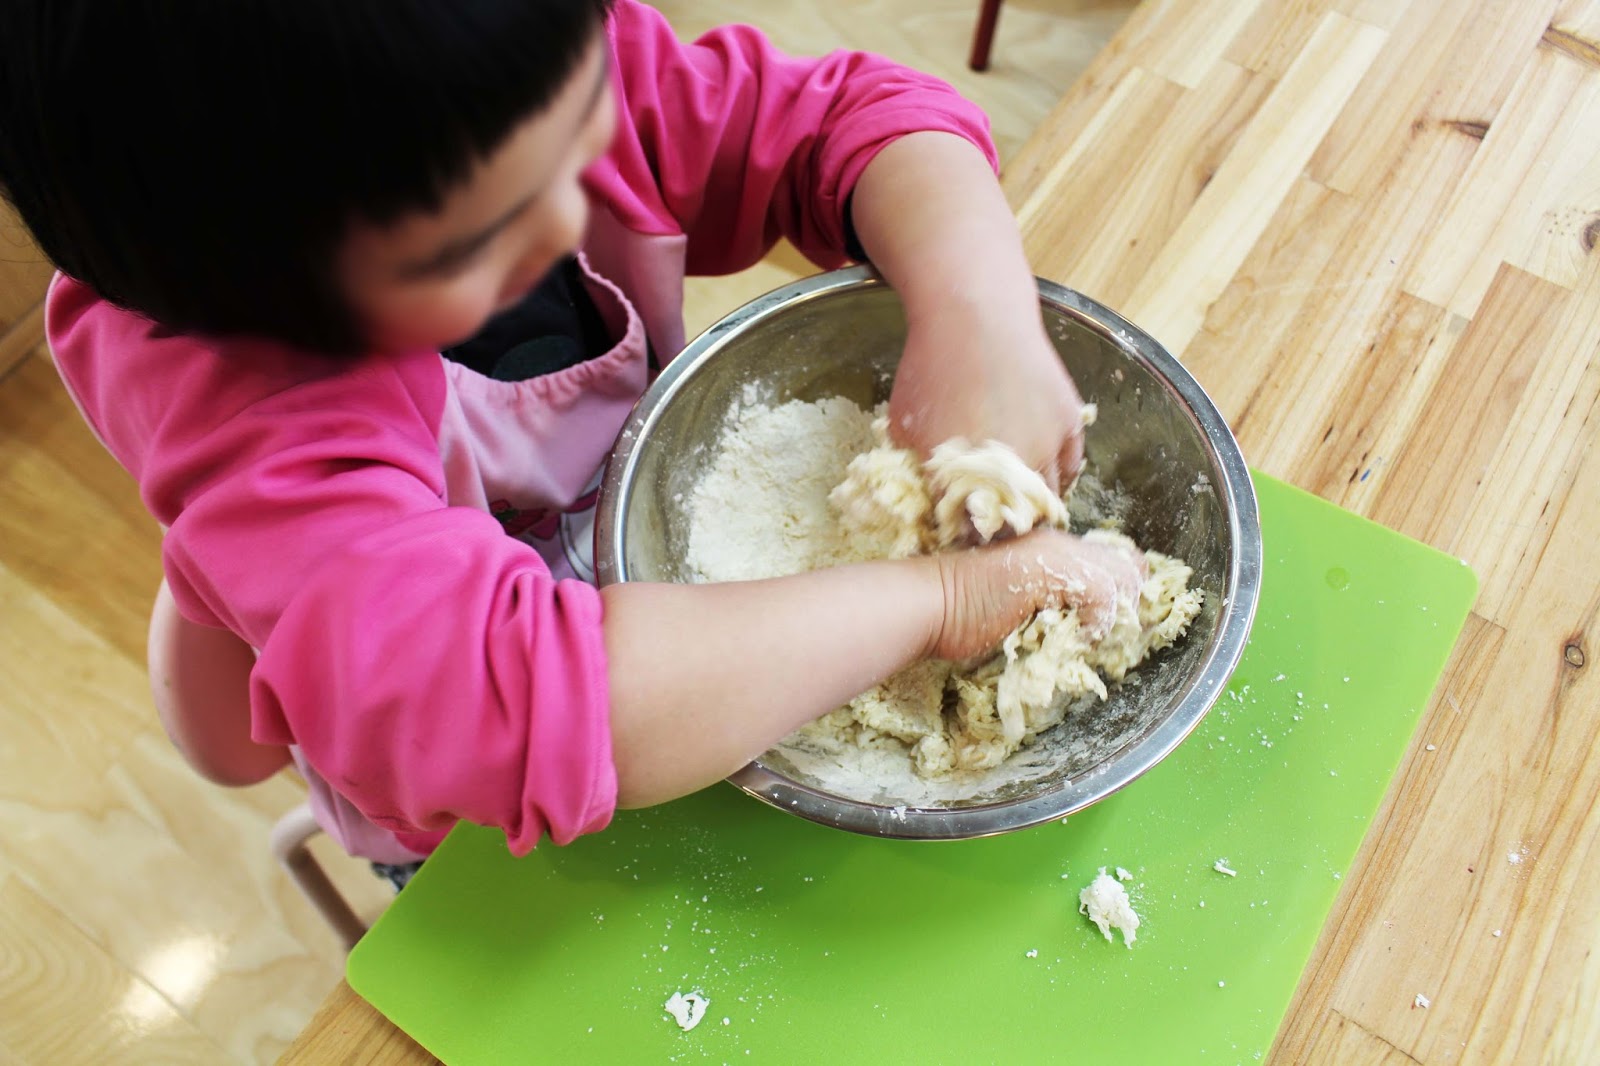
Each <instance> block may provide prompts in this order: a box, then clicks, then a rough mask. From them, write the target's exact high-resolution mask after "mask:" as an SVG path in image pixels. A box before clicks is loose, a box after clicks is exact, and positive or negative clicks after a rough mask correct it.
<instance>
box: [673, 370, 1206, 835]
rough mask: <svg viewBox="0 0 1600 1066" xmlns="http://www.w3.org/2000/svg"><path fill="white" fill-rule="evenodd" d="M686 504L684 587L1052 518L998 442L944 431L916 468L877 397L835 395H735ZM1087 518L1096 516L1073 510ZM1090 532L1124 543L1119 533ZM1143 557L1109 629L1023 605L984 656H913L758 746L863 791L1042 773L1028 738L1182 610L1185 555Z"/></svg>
mask: <svg viewBox="0 0 1600 1066" xmlns="http://www.w3.org/2000/svg"><path fill="white" fill-rule="evenodd" d="M875 414H876V416H877V421H876V424H874V418H875ZM953 499H954V500H955V503H954V504H952V500H953ZM1115 504H1116V501H1115V500H1114V498H1113V495H1112V494H1109V493H1107V492H1105V491H1104V490H1103V489H1101V488H1100V487H1099V486H1098V485H1096V484H1090V485H1088V486H1087V489H1086V491H1080V492H1077V493H1075V494H1074V497H1073V507H1072V510H1073V516H1074V518H1075V519H1077V520H1079V521H1080V524H1098V525H1102V526H1104V525H1113V524H1115V520H1116V518H1118V517H1120V515H1119V514H1118V513H1117V507H1116V506H1115ZM1086 506H1087V507H1088V508H1090V509H1091V511H1092V513H1090V512H1086V511H1085V507H1086ZM688 513H689V544H688V558H687V562H688V565H689V569H690V571H691V572H692V574H693V575H694V577H695V578H696V579H697V580H701V581H740V580H751V579H757V578H765V577H776V576H782V575H787V574H794V573H800V572H802V571H806V570H812V569H817V568H820V567H825V566H835V565H840V564H843V563H849V562H857V561H861V560H864V559H874V558H889V557H903V556H906V555H911V554H920V553H923V552H926V551H930V550H938V549H939V548H941V547H944V546H948V545H949V544H950V543H951V541H952V540H954V539H957V538H958V537H959V536H960V535H961V534H962V533H963V532H964V530H965V529H975V530H977V531H978V532H979V533H981V534H983V535H985V537H987V535H988V534H992V533H993V532H995V531H996V530H997V529H998V528H1000V527H1001V526H1007V527H1009V528H1011V529H1013V530H1026V529H1029V528H1032V527H1033V526H1034V525H1035V524H1049V525H1056V526H1063V525H1065V524H1066V520H1067V509H1066V508H1064V507H1063V506H1062V503H1061V501H1060V500H1059V499H1057V498H1056V497H1054V496H1052V495H1051V494H1050V493H1049V490H1048V489H1046V488H1045V485H1044V482H1043V480H1042V479H1041V478H1039V477H1038V475H1037V474H1035V473H1033V472H1032V471H1030V470H1028V469H1027V467H1026V465H1025V464H1023V463H1022V462H1021V461H1020V460H1018V459H1017V458H1016V456H1015V454H1014V453H1010V452H1009V451H1008V450H1006V449H1004V447H1003V446H1001V445H998V444H994V443H993V442H990V443H987V444H983V445H978V446H971V445H968V444H966V443H965V442H960V441H956V442H950V443H947V444H945V445H941V446H940V448H939V449H937V450H936V451H935V453H934V457H933V459H932V460H930V461H929V463H928V464H926V465H925V466H924V465H923V464H921V463H920V462H919V461H918V460H917V459H916V457H915V456H914V455H912V454H911V453H909V452H905V451H901V450H898V449H895V448H893V447H892V446H891V445H890V444H889V443H888V438H887V429H886V425H885V423H884V421H883V420H882V408H881V407H880V408H879V410H878V412H876V413H873V412H867V411H864V410H862V409H861V408H859V407H857V406H856V405H855V404H853V403H851V402H850V401H848V400H844V399H840V398H832V399H825V400H821V401H819V402H817V403H805V402H802V401H790V402H788V403H784V404H781V405H778V406H776V407H769V406H765V405H762V404H759V403H754V402H750V401H749V400H748V399H747V402H746V403H745V404H743V405H741V406H740V407H739V408H737V409H735V410H734V411H733V412H732V413H731V414H730V416H729V419H728V423H727V425H726V427H725V428H724V431H723V434H722V437H721V440H720V441H719V443H718V446H717V448H716V454H715V456H714V459H713V462H712V464H711V467H710V469H709V470H708V471H707V472H706V474H705V476H704V477H703V478H702V479H701V480H700V482H699V483H698V484H697V485H696V487H695V488H694V490H693V491H692V493H691V494H690V499H689V508H688ZM1107 516H1109V517H1110V519H1111V520H1110V521H1104V520H1103V519H1105V518H1106V517H1107ZM1090 517H1099V518H1101V519H1102V521H1100V522H1084V521H1083V519H1085V518H1090ZM1089 536H1090V537H1104V538H1113V539H1117V540H1121V541H1123V542H1125V543H1126V545H1127V547H1128V548H1129V549H1130V550H1135V551H1136V550H1137V549H1136V548H1135V547H1134V546H1133V544H1132V542H1131V541H1127V540H1126V538H1122V537H1120V535H1119V534H1115V533H1109V532H1093V533H1090V534H1089ZM1145 558H1146V561H1147V564H1148V566H1149V569H1150V579H1149V580H1148V581H1147V582H1146V584H1145V588H1144V590H1143V592H1142V594H1141V595H1140V596H1139V597H1137V598H1136V599H1132V600H1127V601H1124V602H1122V603H1120V604H1118V609H1117V618H1116V621H1115V623H1114V624H1113V625H1112V627H1111V628H1110V630H1109V631H1106V632H1099V631H1091V630H1090V629H1089V628H1087V627H1085V626H1081V625H1080V624H1079V621H1078V618H1077V612H1076V611H1075V610H1070V609H1069V610H1049V611H1043V612H1040V614H1039V615H1037V616H1035V617H1034V618H1033V619H1031V620H1030V621H1029V622H1028V623H1026V624H1025V625H1024V626H1022V627H1021V628H1019V629H1018V630H1017V631H1016V632H1014V633H1013V634H1011V636H1010V637H1008V638H1007V640H1006V641H1005V643H1004V645H1003V646H1002V649H1000V653H999V654H997V655H996V656H995V657H994V658H992V659H990V660H989V661H988V662H985V663H981V664H976V665H974V666H971V667H969V668H957V667H956V666H955V665H954V664H951V663H946V662H940V661H929V662H923V663H917V664H914V665H913V666H911V667H909V668H907V669H906V670H904V671H902V672H900V673H899V674H897V675H895V676H894V677H891V678H889V679H888V680H886V681H885V682H884V683H883V684H881V685H877V686H875V687H874V688H872V689H870V690H868V691H867V692H865V693H863V694H861V695H860V696H858V697H856V698H855V699H854V700H852V701H850V703H848V704H846V705H845V706H844V707H841V708H840V709H838V710H836V711H834V712H832V713H831V714H828V715H825V716H823V717H822V718H821V719H819V720H818V721H816V722H813V723H811V724H809V725H807V726H805V727H803V728H802V729H800V730H799V731H797V732H796V733H795V734H793V735H792V736H791V737H789V738H787V739H786V740H785V742H784V743H783V744H782V745H780V748H779V749H777V751H775V752H774V753H772V754H773V755H780V754H781V756H782V758H783V761H786V762H788V763H790V764H791V765H792V766H793V768H794V769H795V770H796V771H798V772H799V773H801V774H802V775H803V776H805V777H808V778H811V779H812V780H814V781H816V782H817V783H818V784H823V785H824V786H825V787H828V788H829V789H830V790H835V791H839V792H840V793H841V794H844V795H848V796H851V797H852V798H856V799H863V800H867V801H869V802H881V801H883V800H884V799H888V800H890V802H892V803H915V804H919V805H923V804H929V803H949V802H953V801H960V800H963V799H968V798H972V797H975V796H979V795H984V794H989V793H992V792H994V791H995V789H996V788H997V787H1002V786H1003V785H1004V784H1005V783H1006V782H1007V780H1015V781H1022V780H1027V779H1031V778H1036V777H1038V776H1040V775H1041V773H1044V772H1048V768H1049V767H1050V766H1051V765H1052V764H1059V757H1060V755H1061V748H1062V745H1061V744H1060V743H1055V744H1051V745H1048V746H1043V745H1041V746H1037V747H1036V746H1035V745H1034V742H1035V739H1036V738H1038V737H1040V736H1041V735H1042V734H1045V733H1046V732H1048V731H1050V730H1052V729H1053V727H1054V726H1055V725H1056V724H1058V723H1059V722H1061V721H1062V720H1063V719H1064V718H1065V717H1066V716H1067V714H1068V713H1070V712H1071V711H1073V710H1074V709H1075V708H1076V707H1078V706H1080V705H1082V704H1083V703H1084V701H1085V700H1086V699H1098V700H1103V699H1105V697H1106V695H1107V688H1106V683H1105V680H1103V678H1106V679H1110V680H1112V681H1119V680H1121V679H1122V678H1123V676H1124V675H1125V674H1126V672H1127V671H1128V670H1129V669H1131V668H1133V667H1134V666H1135V665H1137V664H1138V662H1140V661H1141V660H1142V659H1143V658H1144V657H1145V656H1146V655H1147V654H1149V653H1150V652H1151V651H1153V650H1156V649H1158V648H1161V647H1164V646H1166V645H1167V644H1169V643H1171V642H1172V641H1174V640H1176V639H1178V637H1180V636H1181V635H1182V633H1183V632H1184V630H1185V629H1186V627H1187V625H1188V623H1189V621H1190V620H1191V619H1192V618H1193V617H1194V615H1195V614H1196V613H1197V612H1198V611H1199V608H1200V602H1201V599H1200V593H1199V591H1198V590H1191V589H1189V588H1188V587H1187V581H1188V578H1189V568H1188V567H1187V566H1185V565H1184V564H1183V563H1182V562H1181V561H1180V560H1176V559H1171V558H1169V557H1167V556H1163V555H1160V554H1158V553H1155V552H1149V553H1146V556H1145ZM1056 739H1057V740H1059V738H1056ZM1047 747H1048V750H1046V748H1047ZM908 755H909V758H908ZM997 771H998V772H997Z"/></svg>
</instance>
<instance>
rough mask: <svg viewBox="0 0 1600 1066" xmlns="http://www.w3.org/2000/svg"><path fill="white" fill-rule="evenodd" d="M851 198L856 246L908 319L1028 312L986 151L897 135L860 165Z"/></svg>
mask: <svg viewBox="0 0 1600 1066" xmlns="http://www.w3.org/2000/svg"><path fill="white" fill-rule="evenodd" d="M851 205H852V206H851V218H852V221H853V223H854V225H855V228H856V235H857V236H858V237H859V238H860V239H861V244H862V247H863V248H865V249H866V252H867V254H868V255H869V256H870V257H871V259H872V262H873V265H874V266H876V267H877V268H878V270H879V271H880V272H881V273H882V274H883V276H884V278H885V279H886V280H887V281H888V282H889V284H890V285H892V286H894V288H895V291H896V292H898V293H899V294H900V297H901V299H902V300H903V301H904V302H905V304H906V308H907V313H908V315H909V316H910V317H911V318H913V319H917V318H919V317H929V318H937V317H939V316H941V315H944V314H948V313H952V312H960V313H972V312H977V313H981V314H982V315H984V316H985V317H988V318H993V319H994V320H996V321H1015V322H1020V323H1026V322H1029V321H1032V320H1036V319H1037V317H1038V313H1037V311H1036V310H1035V309H1034V308H1035V304H1036V302H1037V298H1036V296H1035V294H1034V289H1033V272H1032V270H1031V269H1030V267H1029V266H1028V261H1027V257H1026V255H1025V254H1024V253H1023V249H1022V239H1021V236H1020V235H1019V233H1018V231H1017V224H1016V220H1015V218H1014V217H1013V216H1012V214H1011V209H1010V207H1009V206H1008V205H1007V203H1006V199H1005V195H1004V194H1003V193H1002V192H1001V189H1000V184H999V182H997V181H996V180H995V176H994V172H993V171H991V170H990V169H989V162H988V160H987V159H985V158H984V156H983V153H982V152H980V151H979V150H978V149H977V148H976V147H975V146H973V145H972V144H970V143H969V142H967V141H966V140H964V139H963V138H961V137H957V136H955V135H953V134H949V133H935V132H929V133H913V134H910V135H908V136H905V137H902V138H900V139H899V140H897V141H895V142H894V143H893V144H890V145H889V146H887V147H886V148H884V149H883V150H882V151H881V152H879V153H878V155H877V156H876V157H875V158H874V159H873V160H872V162H871V163H870V164H868V166H867V168H866V170H864V171H863V172H862V174H861V178H860V180H859V181H858V182H857V183H856V187H855V191H854V194H853V197H852V201H851Z"/></svg>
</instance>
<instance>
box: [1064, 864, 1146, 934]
mask: <svg viewBox="0 0 1600 1066" xmlns="http://www.w3.org/2000/svg"><path fill="white" fill-rule="evenodd" d="M1117 872H1118V873H1121V872H1122V871H1120V870H1118V871H1117ZM1078 913H1079V914H1087V915H1088V916H1089V920H1090V921H1091V922H1093V923H1094V924H1095V925H1096V926H1098V927H1099V929H1100V933H1101V935H1102V936H1104V937H1105V938H1106V939H1107V940H1111V930H1113V929H1120V930H1121V931H1122V943H1123V945H1124V946H1126V947H1130V948H1131V947H1133V942H1134V941H1135V940H1138V939H1139V935H1138V929H1139V916H1138V915H1137V914H1135V913H1134V912H1133V904H1132V903H1130V902H1129V900H1128V890H1127V889H1125V888H1123V887H1122V883H1121V882H1120V881H1118V880H1117V879H1116V878H1115V877H1112V876H1111V875H1110V874H1108V873H1106V868H1105V867H1104V866H1102V867H1100V873H1099V875H1098V876H1097V877H1096V878H1095V879H1094V880H1093V881H1092V882H1090V884H1089V887H1088V888H1086V889H1084V890H1083V891H1082V892H1080V893H1078ZM1114 942H1115V941H1113V943H1114Z"/></svg>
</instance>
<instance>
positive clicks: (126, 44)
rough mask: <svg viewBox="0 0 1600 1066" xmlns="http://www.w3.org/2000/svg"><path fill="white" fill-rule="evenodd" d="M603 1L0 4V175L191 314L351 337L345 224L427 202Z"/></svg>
mask: <svg viewBox="0 0 1600 1066" xmlns="http://www.w3.org/2000/svg"><path fill="white" fill-rule="evenodd" d="M609 3H610V0H4V2H3V3H0V193H3V194H4V195H5V196H6V198H7V199H8V200H10V201H11V202H12V204H13V205H14V206H15V207H16V209H17V211H18V213H19V214H20V215H21V217H22V220H23V222H24V224H25V225H27V227H28V228H29V230H30V231H31V232H32V233H33V235H34V238H35V239H36V240H37V241H38V242H39V245H40V247H41V248H42V249H43V250H44V252H45V254H46V255H48V256H49V257H50V259H51V260H52V261H53V262H54V263H55V264H56V266H57V267H59V268H60V269H61V270H62V271H64V272H65V273H67V274H69V275H71V276H72V277H75V278H77V279H79V280H81V281H83V282H85V283H87V284H88V285H90V286H91V287H93V288H94V289H95V290H96V291H97V292H99V293H100V294H101V295H102V296H103V297H105V298H106V299H108V300H111V301H112V302H114V303H116V304H118V305H120V306H123V307H126V308H128V309H130V310H133V311H137V312H139V313H141V314H144V315H146V316H148V317H150V318H152V319H154V320H155V321H157V322H159V323H160V324H161V325H163V326H165V327H167V328H170V329H173V330H177V331H182V332H199V333H208V334H221V335H227V334H251V335H257V336H264V337H269V338H276V339H280V340H284V341H287V342H290V343H292V344H296V345H300V346H302V347H306V348H309V349H313V350H318V351H324V352H350V351H354V350H357V349H358V348H359V346H360V342H361V338H360V337H359V336H358V335H357V330H356V325H355V323H354V322H353V320H352V317H351V314H350V312H349V310H348V308H347V307H346V305H345V301H344V300H343V299H342V297H341V295H340V294H339V292H338V291H337V290H336V287H335V279H334V272H333V264H334V255H335V249H336V247H337V245H338V243H339V241H340V239H341V238H342V236H343V235H344V233H345V232H346V229H347V227H348V226H349V224H350V223H351V222H352V221H353V220H357V219H365V220H368V221H371V222H376V223H383V222H386V221H389V220H392V219H394V218H396V217H398V216H399V215H400V214H402V213H404V212H406V211H409V210H412V209H417V208H423V209H428V208H433V207H436V206H437V205H438V204H439V203H440V202H441V199H442V196H443V194H444V193H445V192H446V191H447V190H448V189H449V188H450V187H451V186H452V185H453V184H455V183H457V182H459V181H460V180H462V179H463V178H464V177H465V176H466V175H467V174H468V173H469V171H470V168H471V166H472V165H473V163H474V162H476V161H477V160H479V159H481V158H483V157H485V156H486V155H488V154H489V153H491V152H492V151H493V150H494V149H495V148H496V147H497V146H498V145H499V144H500V143H501V142H502V141H503V139H504V138H505V137H506V136H507V135H508V134H509V133H510V131H511V130H512V128H513V127H514V126H516V125H517V124H518V123H519V122H520V121H522V120H523V119H525V118H527V117H528V116H530V115H532V114H534V113H536V112H537V111H538V110H539V109H541V108H543V107H545V106H547V105H548V104H549V103H550V102H551V101H552V100H553V99H554V98H555V97H556V95H557V94H558V93H559V92H560V90H561V88H562V86H563V85H564V84H565V82H566V81H567V79H568V78H569V77H570V75H571V74H572V72H573V71H574V70H575V69H576V67H577V63H578V61H579V59H581V57H582V56H583V55H584V54H585V52H586V50H587V48H588V47H589V46H590V44H591V43H592V42H593V41H594V40H595V39H596V35H597V33H598V32H599V28H600V26H601V24H602V21H603V20H604V18H605V13H606V9H607V7H608V6H609Z"/></svg>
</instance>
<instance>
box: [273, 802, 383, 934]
mask: <svg viewBox="0 0 1600 1066" xmlns="http://www.w3.org/2000/svg"><path fill="white" fill-rule="evenodd" d="M319 832H321V828H320V827H319V826H318V825H317V819H316V816H314V815H313V814H312V813H311V805H310V804H309V803H302V804H300V805H299V806H298V807H295V808H294V809H293V810H291V811H289V812H288V813H287V814H285V815H284V816H283V817H282V818H279V819H278V823H277V824H276V825H274V826H273V827H272V854H273V857H274V858H276V859H277V860H278V862H279V863H281V864H282V866H283V868H284V869H285V870H288V871H289V876H290V877H292V878H294V882H295V884H297V885H298V886H300V891H301V892H303V893H305V896H306V898H307V899H308V900H310V901H311V905H312V906H313V907H315V908H317V911H318V912H319V913H321V915H322V917H323V919H324V920H326V921H327V923H328V924H329V925H330V926H332V927H333V932H334V935H335V936H337V937H338V938H339V941H340V943H342V944H343V945H344V949H345V950H346V951H349V950H350V949H351V948H353V947H355V944H356V941H358V940H360V939H361V937H362V935H363V934H365V933H366V931H367V925H366V923H365V922H363V921H362V920H361V919H360V918H359V917H357V915H356V912H355V911H354V910H353V909H352V908H351V906H350V904H349V903H347V902H346V901H345V898H344V897H343V896H342V895H340V894H339V890H338V889H337V888H335V887H334V884H333V881H332V880H330V879H329V877H328V875H327V872H326V871H324V870H323V869H322V864H321V863H319V862H317V859H316V856H314V855H312V854H311V848H310V846H309V845H310V841H311V838H312V837H314V836H316V835H317V834H318V833H319Z"/></svg>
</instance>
